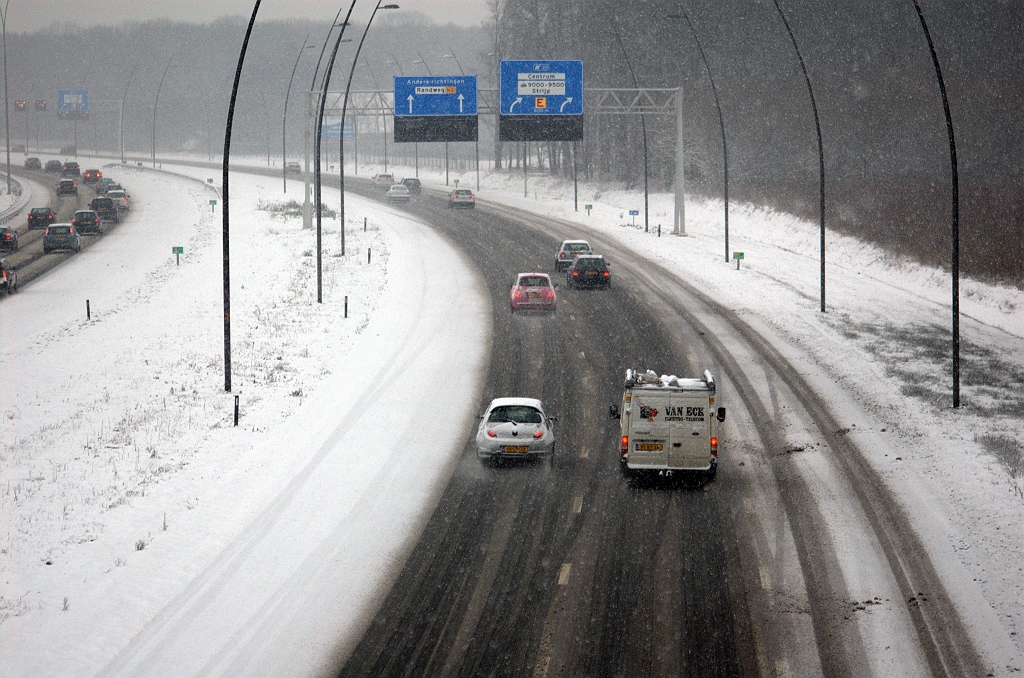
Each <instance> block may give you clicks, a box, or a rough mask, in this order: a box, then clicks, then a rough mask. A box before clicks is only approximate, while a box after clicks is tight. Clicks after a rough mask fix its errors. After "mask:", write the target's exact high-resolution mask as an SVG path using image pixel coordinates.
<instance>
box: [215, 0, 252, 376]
mask: <svg viewBox="0 0 1024 678" xmlns="http://www.w3.org/2000/svg"><path fill="white" fill-rule="evenodd" d="M260 1H261V0H256V3H255V4H254V5H253V8H252V16H251V17H250V18H249V27H248V28H246V29H245V38H244V39H243V40H242V49H241V50H240V51H239V52H238V66H236V67H235V81H234V83H233V84H232V86H231V101H230V103H229V104H228V119H227V123H226V124H225V125H224V163H223V166H222V169H221V172H222V174H221V201H222V203H223V204H222V205H221V224H222V228H221V253H222V257H223V261H224V280H223V285H224V390H225V391H228V392H230V391H231V260H230V257H229V254H230V247H229V246H230V238H229V237H228V236H229V235H230V228H229V217H230V211H229V210H228V170H229V160H230V157H231V124H232V122H234V119H235V98H236V97H237V95H238V82H239V80H241V79H242V65H243V64H244V63H245V52H246V50H247V49H248V47H249V36H250V35H252V26H253V24H255V23H256V14H257V12H259V11H260Z"/></svg>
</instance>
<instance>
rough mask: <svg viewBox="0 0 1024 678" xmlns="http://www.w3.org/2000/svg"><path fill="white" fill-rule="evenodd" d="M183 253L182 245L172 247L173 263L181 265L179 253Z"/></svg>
mask: <svg viewBox="0 0 1024 678" xmlns="http://www.w3.org/2000/svg"><path fill="white" fill-rule="evenodd" d="M184 253H185V248H184V247H172V248H171V254H173V255H174V265H175V266H181V255H182V254H184Z"/></svg>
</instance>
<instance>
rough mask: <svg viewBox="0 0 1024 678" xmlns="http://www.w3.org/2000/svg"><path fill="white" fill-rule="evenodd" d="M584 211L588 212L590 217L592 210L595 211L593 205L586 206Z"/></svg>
mask: <svg viewBox="0 0 1024 678" xmlns="http://www.w3.org/2000/svg"><path fill="white" fill-rule="evenodd" d="M583 209H585V210H587V216H588V217H589V216H590V210H592V209H594V206H593V205H584V206H583Z"/></svg>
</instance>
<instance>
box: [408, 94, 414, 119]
mask: <svg viewBox="0 0 1024 678" xmlns="http://www.w3.org/2000/svg"><path fill="white" fill-rule="evenodd" d="M413 99H415V97H414V96H413V95H411V94H410V95H409V115H412V100H413Z"/></svg>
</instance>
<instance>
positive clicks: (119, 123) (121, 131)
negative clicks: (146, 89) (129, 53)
mask: <svg viewBox="0 0 1024 678" xmlns="http://www.w3.org/2000/svg"><path fill="white" fill-rule="evenodd" d="M138 67H139V64H138V63H136V64H135V65H134V66H132V72H131V73H129V74H128V82H127V83H125V86H124V96H123V97H121V111H120V112H119V113H118V121H117V126H118V128H119V129H118V135H119V136H120V137H121V139H120V147H121V162H122V163H123V162H124V104H125V102H126V101H128V88H129V87H131V86H132V78H134V77H135V71H136V69H138Z"/></svg>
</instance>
